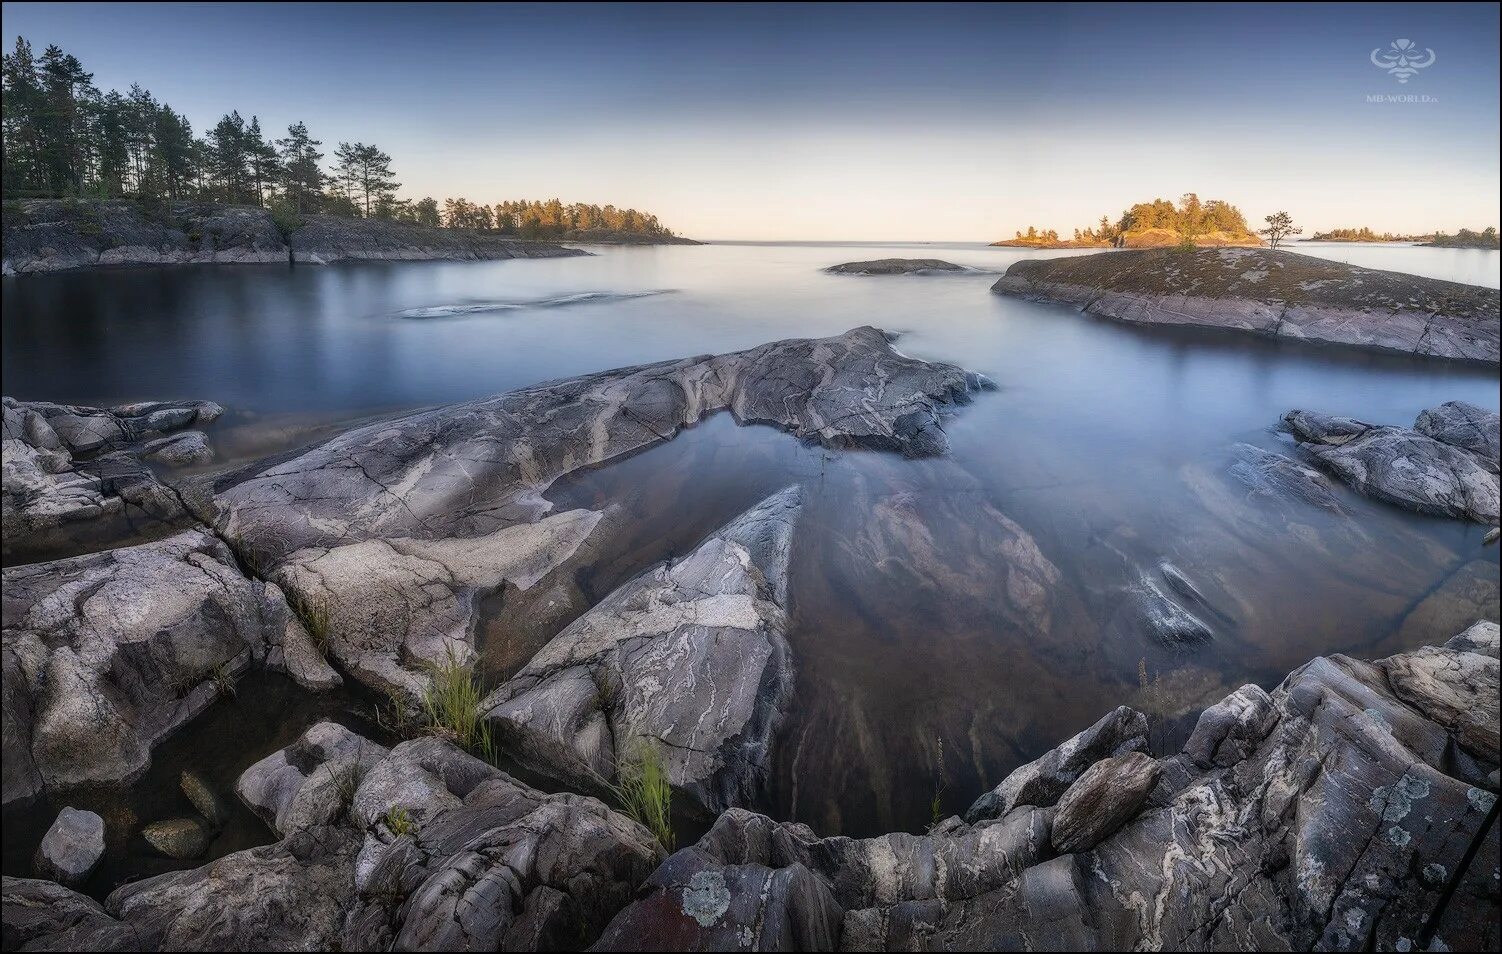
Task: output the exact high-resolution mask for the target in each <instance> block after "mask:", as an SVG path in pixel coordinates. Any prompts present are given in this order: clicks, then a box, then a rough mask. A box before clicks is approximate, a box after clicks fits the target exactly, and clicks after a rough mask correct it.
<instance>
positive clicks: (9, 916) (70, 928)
mask: <svg viewBox="0 0 1502 954" xmlns="http://www.w3.org/2000/svg"><path fill="white" fill-rule="evenodd" d="M0 893H3V896H0V941H3V943H0V947H4V949H5V950H7V951H140V950H149V948H145V947H142V946H141V941H140V939H139V938H138V937H137V936H136V932H135V931H134V930H132V929H131V927H130V926H129V925H127V924H123V923H121V922H120V921H117V920H115V919H114V918H112V917H110V916H109V915H108V914H107V913H105V910H104V908H103V906H101V905H100V904H99V902H98V901H95V900H94V899H93V898H90V897H88V896H87V895H83V894H79V893H78V892H77V891H73V890H71V889H69V888H65V887H63V886H62V885H60V884H58V883H56V882H54V881H42V880H39V879H32V878H12V877H11V876H9V875H6V876H5V878H4V879H3V885H0Z"/></svg>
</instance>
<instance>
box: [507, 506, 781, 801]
mask: <svg viewBox="0 0 1502 954" xmlns="http://www.w3.org/2000/svg"><path fill="white" fill-rule="evenodd" d="M800 500H801V497H800V493H799V491H798V489H797V488H796V487H794V488H789V489H787V490H784V491H782V492H781V493H778V494H776V495H774V496H772V497H770V498H768V499H767V500H764V501H762V502H761V503H760V504H758V505H757V506H756V507H754V508H752V509H751V510H749V511H747V512H746V513H744V514H742V515H741V516H740V517H738V518H736V519H735V520H734V521H732V522H731V523H730V524H728V525H727V526H725V527H724V528H722V529H721V530H720V531H718V532H717V533H715V534H714V535H713V536H711V537H710V538H709V539H708V540H706V541H704V542H703V543H701V544H700V545H699V546H698V548H697V549H695V550H694V551H693V552H692V553H690V554H689V555H687V556H685V557H683V558H682V559H679V560H676V561H672V562H670V563H665V564H660V565H658V566H656V567H654V568H652V569H650V570H648V571H647V572H645V573H643V574H642V575H640V576H638V577H636V578H635V579H633V580H631V581H629V582H627V583H626V584H625V585H623V586H621V587H620V588H618V589H617V590H615V592H613V593H611V594H610V595H609V596H607V597H606V598H605V599H604V600H602V601H601V602H600V603H599V604H598V605H596V606H595V607H594V608H592V609H591V610H590V611H589V612H588V613H586V614H585V615H583V616H581V617H580V618H579V619H577V620H576V621H574V622H573V623H572V624H570V625H569V626H568V627H567V628H565V629H564V630H563V631H562V632H561V633H559V634H558V635H557V636H556V637H554V638H553V640H552V641H551V642H549V643H548V644H547V645H546V646H545V647H543V649H542V650H541V651H540V652H538V653H537V655H536V656H534V657H533V659H532V661H531V662H529V663H528V664H527V665H526V666H525V667H524V668H523V669H522V670H521V671H520V672H519V673H517V674H516V675H515V676H514V677H513V678H511V679H510V680H508V681H507V682H506V683H505V684H503V685H501V686H500V687H498V688H497V689H496V690H495V691H494V692H493V693H491V695H490V696H489V697H488V698H487V699H486V700H485V702H484V704H483V705H482V707H481V708H482V711H483V712H485V713H486V718H488V719H490V720H493V721H494V722H495V723H497V724H498V727H499V728H500V730H501V732H502V733H503V738H506V739H508V740H513V741H512V747H513V748H515V749H516V750H518V751H520V752H522V753H524V754H525V755H526V756H527V758H528V764H529V767H530V768H532V769H533V770H534V771H538V772H542V773H545V774H549V775H552V776H554V777H559V778H560V780H561V781H566V782H571V783H573V785H574V786H575V787H578V786H580V785H581V784H582V785H584V786H587V787H588V790H593V789H595V788H597V787H598V781H597V780H600V779H603V780H606V781H611V780H614V779H615V777H616V774H617V766H618V764H619V763H621V762H623V761H625V760H629V759H631V758H633V757H635V753H633V751H632V747H633V746H635V745H650V746H652V747H653V748H655V749H656V750H657V751H658V752H659V753H660V757H661V758H662V760H663V762H664V765H665V767H666V769H667V773H668V779H669V781H670V782H671V783H672V784H673V786H674V787H675V788H677V789H679V790H680V791H683V792H685V793H687V794H688V795H689V796H690V797H691V798H692V799H693V800H694V801H695V802H696V803H697V804H698V805H700V806H701V807H702V808H704V809H705V810H707V811H709V812H711V813H717V812H719V811H721V810H723V809H725V808H727V807H730V806H733V805H744V804H747V803H748V802H750V801H751V800H752V799H753V798H755V797H756V795H757V794H758V793H759V792H760V791H762V790H763V788H764V785H765V782H766V777H767V772H768V766H769V757H770V752H769V749H770V746H771V741H772V736H773V733H774V732H775V731H776V728H777V725H778V723H779V721H780V720H781V717H782V714H783V710H784V709H785V707H786V706H787V704H788V702H789V700H790V699H791V696H792V681H793V671H792V663H791V660H790V658H789V649H788V645H787V638H786V637H787V626H788V621H787V610H788V607H787V582H788V581H787V567H788V558H789V554H790V551H791V548H792V537H793V527H794V524H795V523H796V521H797V518H798V511H799V506H800ZM518 736H521V738H520V739H518V738H517V737H518ZM517 743H519V744H517Z"/></svg>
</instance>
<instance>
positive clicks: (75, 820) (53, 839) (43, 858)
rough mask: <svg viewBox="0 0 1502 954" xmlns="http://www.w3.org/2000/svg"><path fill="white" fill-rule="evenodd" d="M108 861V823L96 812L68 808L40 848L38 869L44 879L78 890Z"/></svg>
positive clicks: (61, 813) (37, 862)
mask: <svg viewBox="0 0 1502 954" xmlns="http://www.w3.org/2000/svg"><path fill="white" fill-rule="evenodd" d="M102 857H104V819H102V818H100V817H99V816H98V815H96V814H95V813H93V812H86V811H79V810H78V809H76V808H64V809H63V810H62V811H61V812H59V813H58V815H57V820H56V821H54V822H53V823H52V827H51V828H48V829H47V834H45V835H43V836H42V844H41V846H40V847H38V848H37V854H36V862H35V867H36V870H37V874H39V875H41V876H42V877H43V878H48V879H50V880H52V881H57V882H59V883H61V884H65V885H67V886H69V887H77V886H78V885H80V884H82V883H83V882H85V881H87V880H88V877H89V875H91V874H93V873H94V868H95V867H96V866H98V864H99V859H100V858H102Z"/></svg>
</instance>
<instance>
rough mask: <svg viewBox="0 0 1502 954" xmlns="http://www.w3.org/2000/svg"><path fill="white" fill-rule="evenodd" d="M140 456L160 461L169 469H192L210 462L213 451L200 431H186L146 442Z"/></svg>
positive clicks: (205, 436) (212, 457)
mask: <svg viewBox="0 0 1502 954" xmlns="http://www.w3.org/2000/svg"><path fill="white" fill-rule="evenodd" d="M141 456H142V457H144V458H146V459H147V460H157V461H161V462H162V463H164V464H166V465H167V466H169V467H192V466H194V465H197V464H207V463H209V462H210V461H212V460H213V459H214V450H213V448H211V447H210V446H209V439H208V436H207V435H206V434H204V433H203V432H202V431H188V432H186V433H183V434H174V435H172V436H171V437H161V438H157V439H156V440H154V441H147V442H146V444H145V445H144V446H143V447H142V448H141Z"/></svg>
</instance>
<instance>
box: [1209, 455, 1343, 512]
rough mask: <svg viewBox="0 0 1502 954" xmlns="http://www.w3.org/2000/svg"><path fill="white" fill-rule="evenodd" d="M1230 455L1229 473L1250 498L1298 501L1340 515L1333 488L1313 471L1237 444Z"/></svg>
mask: <svg viewBox="0 0 1502 954" xmlns="http://www.w3.org/2000/svg"><path fill="white" fill-rule="evenodd" d="M1231 451H1232V453H1233V455H1234V456H1235V458H1236V460H1235V461H1234V462H1233V463H1232V464H1231V473H1232V475H1233V476H1235V477H1236V479H1237V480H1240V481H1241V482H1242V483H1243V484H1245V485H1246V486H1247V489H1248V492H1249V493H1250V494H1251V495H1253V496H1261V497H1267V498H1269V499H1271V500H1273V501H1285V500H1299V501H1303V502H1304V503H1307V504H1312V505H1314V506H1316V507H1319V508H1320V509H1321V510H1328V511H1329V512H1330V513H1342V512H1343V511H1342V509H1341V506H1340V498H1339V497H1338V496H1337V495H1336V491H1335V485H1334V484H1332V483H1331V482H1330V478H1328V477H1326V476H1325V475H1324V474H1322V473H1320V472H1319V471H1318V470H1315V469H1314V468H1313V467H1310V466H1309V465H1307V464H1303V463H1300V462H1299V461H1296V460H1294V459H1293V458H1292V457H1286V456H1284V455H1283V454H1276V453H1274V452H1272V451H1270V450H1264V449H1262V448H1261V447H1256V446H1254V445H1252V444H1245V443H1238V444H1236V445H1234V446H1233V447H1232V448H1231Z"/></svg>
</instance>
